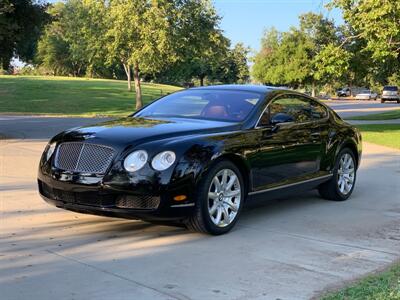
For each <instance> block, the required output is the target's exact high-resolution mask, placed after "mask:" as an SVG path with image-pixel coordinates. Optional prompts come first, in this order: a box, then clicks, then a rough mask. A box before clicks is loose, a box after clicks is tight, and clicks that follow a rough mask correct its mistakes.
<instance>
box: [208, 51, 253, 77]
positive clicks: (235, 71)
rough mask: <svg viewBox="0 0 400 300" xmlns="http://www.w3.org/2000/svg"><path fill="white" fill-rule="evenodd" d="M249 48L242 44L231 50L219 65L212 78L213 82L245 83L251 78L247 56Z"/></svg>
mask: <svg viewBox="0 0 400 300" xmlns="http://www.w3.org/2000/svg"><path fill="white" fill-rule="evenodd" d="M249 51H250V50H249V48H247V47H245V46H244V45H243V44H242V43H238V44H236V45H235V47H234V48H233V49H229V50H228V53H227V55H226V56H225V57H224V58H222V59H221V61H220V62H219V63H218V65H217V67H216V70H215V71H214V73H213V74H212V75H211V76H210V77H211V79H212V80H214V81H217V82H223V83H245V82H247V81H248V80H249V78H250V72H249V66H248V62H247V55H248V53H249Z"/></svg>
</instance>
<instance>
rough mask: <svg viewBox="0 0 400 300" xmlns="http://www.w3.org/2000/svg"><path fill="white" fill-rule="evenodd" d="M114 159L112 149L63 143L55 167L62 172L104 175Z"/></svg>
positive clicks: (94, 145)
mask: <svg viewBox="0 0 400 300" xmlns="http://www.w3.org/2000/svg"><path fill="white" fill-rule="evenodd" d="M113 157H114V150H113V149H112V148H110V147H107V146H103V145H96V144H88V143H81V142H70V143H62V144H61V145H59V146H58V148H57V153H56V157H55V162H54V165H55V166H56V167H57V168H59V169H62V170H66V171H72V172H80V173H96V174H104V173H105V172H106V171H107V168H108V167H109V166H110V164H111V161H112V159H113Z"/></svg>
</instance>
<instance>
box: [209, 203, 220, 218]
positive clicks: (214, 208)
mask: <svg viewBox="0 0 400 300" xmlns="http://www.w3.org/2000/svg"><path fill="white" fill-rule="evenodd" d="M217 208H218V204H217V201H214V203H213V205H212V206H211V208H210V209H209V210H208V211H209V212H210V215H211V216H213V215H214V214H215V212H216V211H217Z"/></svg>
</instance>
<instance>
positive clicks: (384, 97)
mask: <svg viewBox="0 0 400 300" xmlns="http://www.w3.org/2000/svg"><path fill="white" fill-rule="evenodd" d="M382 100H387V101H397V100H400V96H397V95H382Z"/></svg>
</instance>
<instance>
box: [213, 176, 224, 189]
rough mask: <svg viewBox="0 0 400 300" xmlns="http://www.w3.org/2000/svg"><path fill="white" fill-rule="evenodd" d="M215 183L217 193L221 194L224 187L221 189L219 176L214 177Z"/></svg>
mask: <svg viewBox="0 0 400 300" xmlns="http://www.w3.org/2000/svg"><path fill="white" fill-rule="evenodd" d="M213 183H214V185H215V191H216V192H220V191H221V190H222V187H221V183H220V182H219V179H218V177H217V176H215V177H214V179H213Z"/></svg>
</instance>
